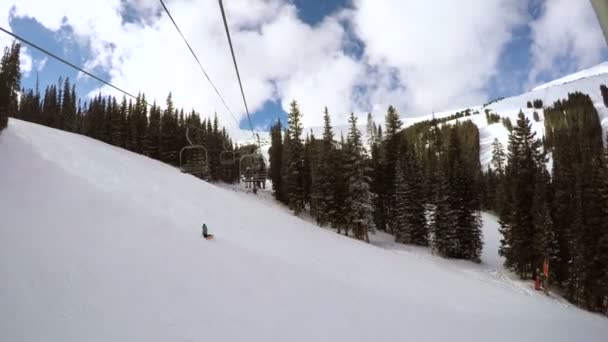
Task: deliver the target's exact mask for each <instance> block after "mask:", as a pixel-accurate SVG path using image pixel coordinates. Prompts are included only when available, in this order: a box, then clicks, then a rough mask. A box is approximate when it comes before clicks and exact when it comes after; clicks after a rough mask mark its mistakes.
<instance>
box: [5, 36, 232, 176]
mask: <svg viewBox="0 0 608 342" xmlns="http://www.w3.org/2000/svg"><path fill="white" fill-rule="evenodd" d="M19 50H20V45H19V44H18V43H14V44H13V45H12V46H11V47H10V48H7V49H5V52H4V55H3V57H2V60H1V63H0V113H1V114H0V123H3V125H4V126H6V122H7V120H8V117H9V116H10V117H14V118H16V119H20V120H25V121H29V122H33V123H37V124H41V125H45V126H48V127H52V128H56V129H60V130H64V131H68V132H73V133H79V134H82V135H86V136H88V137H91V138H94V139H97V140H100V141H103V142H105V143H108V144H112V145H114V146H117V147H121V148H124V149H127V150H129V151H132V152H135V153H139V154H143V155H145V156H148V157H150V158H153V159H156V160H159V161H162V162H165V163H167V164H170V165H173V166H179V164H180V160H179V153H180V150H181V149H182V148H183V147H185V146H188V145H190V143H189V142H188V141H187V138H186V130H188V129H189V130H190V132H189V136H190V139H191V140H192V143H193V144H196V145H202V146H204V147H205V148H206V149H207V159H208V160H207V161H206V162H207V165H208V169H209V171H208V174H206V175H204V177H205V178H208V179H210V180H213V181H219V180H221V181H224V182H231V183H232V182H235V181H237V180H238V161H236V162H235V163H234V164H232V165H227V164H226V163H221V162H220V153H221V152H222V151H234V150H235V149H236V148H237V147H236V146H235V144H234V143H233V142H232V139H231V138H230V136H229V135H228V133H227V132H226V129H225V128H224V127H222V126H220V123H219V120H218V118H217V115H216V116H214V117H213V118H201V116H200V115H199V114H198V113H197V112H196V111H194V110H192V111H190V112H187V113H185V112H184V110H183V109H179V110H178V109H177V108H175V106H174V104H173V100H172V95H171V93H169V95H168V96H167V100H166V103H165V108H164V109H162V108H161V107H160V106H159V105H157V104H156V102H154V103H152V104H151V105H150V104H149V103H148V102H147V101H146V96H145V94H139V95H138V96H137V97H136V99H135V100H132V99H128V100H127V98H126V97H123V98H122V99H117V98H116V97H114V96H110V95H109V96H103V95H102V94H98V95H96V96H94V97H93V98H91V99H89V100H82V99H78V97H77V94H76V87H75V86H74V85H73V84H71V83H70V80H69V78H66V79H64V80H63V79H62V78H59V81H58V82H57V84H56V85H55V84H52V85H49V86H47V87H46V88H45V89H44V92H43V93H41V92H40V90H39V86H38V85H36V87H35V88H34V89H19V88H20V70H19ZM19 97H20V98H19Z"/></svg>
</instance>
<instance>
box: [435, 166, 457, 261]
mask: <svg viewBox="0 0 608 342" xmlns="http://www.w3.org/2000/svg"><path fill="white" fill-rule="evenodd" d="M447 168H448V167H447V161H446V160H442V162H441V167H440V168H439V170H438V173H437V175H438V184H437V191H436V197H435V207H434V212H433V215H432V216H433V220H432V225H430V228H431V229H430V231H431V235H432V237H433V239H432V249H433V251H434V252H435V253H438V254H439V255H441V256H444V257H445V256H448V254H449V250H450V243H451V242H452V241H453V240H454V239H455V235H456V232H455V227H454V225H453V222H454V221H453V220H454V213H453V211H452V208H451V206H450V201H449V199H450V184H449V176H448V170H447Z"/></svg>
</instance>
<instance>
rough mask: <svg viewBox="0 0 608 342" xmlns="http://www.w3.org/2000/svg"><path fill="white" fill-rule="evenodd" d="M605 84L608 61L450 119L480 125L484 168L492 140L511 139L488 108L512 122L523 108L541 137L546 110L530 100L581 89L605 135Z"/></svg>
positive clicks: (413, 120)
mask: <svg viewBox="0 0 608 342" xmlns="http://www.w3.org/2000/svg"><path fill="white" fill-rule="evenodd" d="M602 84H606V85H608V62H606V63H602V64H599V65H597V66H595V67H593V68H590V69H586V70H583V71H581V72H578V73H575V74H572V75H569V76H566V77H563V78H560V79H558V80H555V81H552V82H549V83H547V84H545V85H542V86H539V87H537V88H534V89H533V90H531V91H529V92H527V93H524V94H521V95H518V96H513V97H509V98H506V99H503V100H500V101H497V102H494V103H491V104H489V105H487V106H482V105H479V106H472V107H470V109H471V111H472V112H475V111H477V112H479V114H477V115H471V116H468V117H463V118H460V119H457V120H453V121H450V123H453V122H455V121H464V120H471V121H472V122H473V123H474V124H475V125H477V127H478V128H479V135H480V161H481V165H482V167H483V169H484V170H485V168H486V167H487V166H488V164H489V163H490V161H491V159H492V142H493V141H494V139H496V138H497V139H498V140H499V141H500V142H501V143H502V144H503V145H504V147H505V148H506V147H507V144H508V141H509V131H508V130H507V129H506V128H505V127H504V126H503V124H502V123H495V124H492V125H488V123H487V121H486V117H485V110H486V109H489V110H490V111H491V112H492V113H496V114H499V115H500V116H501V117H508V118H510V119H511V122H512V123H513V125H515V123H516V120H517V115H518V114H519V111H520V110H521V111H523V112H524V114H525V115H526V116H527V117H528V118H529V119H530V122H531V123H532V129H533V130H534V131H535V132H536V134H537V136H538V137H542V136H543V135H544V132H545V124H544V111H543V110H542V109H534V108H527V102H528V101H530V102H533V101H534V100H536V99H540V100H542V101H543V105H544V106H551V105H553V103H554V102H555V101H557V100H560V99H565V98H567V97H568V93H573V92H576V91H579V92H582V93H585V94H588V95H589V96H591V99H592V100H593V102H594V104H595V108H596V109H597V111H598V114H599V116H600V121H601V123H602V127H603V130H604V135H605V134H606V132H608V109H607V108H606V107H605V106H604V102H603V99H602V95H601V92H600V85H602ZM461 110H463V108H461V109H458V110H450V111H445V112H440V113H435V114H434V115H435V117H436V118H441V117H445V116H449V115H452V114H454V113H456V112H459V111H461ZM534 111H537V112H538V113H539V116H540V122H536V121H534V119H533V113H534ZM432 117H433V116H432V115H426V116H421V117H416V118H405V119H404V123H405V125H406V126H409V125H412V124H414V123H416V122H420V121H423V120H430V119H432Z"/></svg>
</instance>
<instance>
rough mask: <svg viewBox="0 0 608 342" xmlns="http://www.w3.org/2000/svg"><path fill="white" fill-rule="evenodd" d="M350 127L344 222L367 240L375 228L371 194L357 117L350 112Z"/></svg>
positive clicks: (357, 234) (355, 233)
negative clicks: (346, 211) (346, 210)
mask: <svg viewBox="0 0 608 342" xmlns="http://www.w3.org/2000/svg"><path fill="white" fill-rule="evenodd" d="M349 124H350V129H349V133H348V141H347V152H346V153H347V156H348V159H347V163H346V165H347V170H346V172H347V173H346V174H347V175H348V190H347V196H346V200H345V203H346V208H348V213H347V215H346V223H347V225H348V226H349V227H350V228H351V229H352V230H353V234H354V235H355V237H356V238H357V239H360V240H365V241H367V242H369V232H370V231H373V230H374V229H375V226H374V217H373V208H372V195H371V192H370V188H369V179H368V177H367V176H366V172H365V171H366V170H365V162H364V153H365V151H364V149H363V145H362V142H361V132H359V129H357V118H356V117H355V115H354V114H353V113H351V115H350V118H349Z"/></svg>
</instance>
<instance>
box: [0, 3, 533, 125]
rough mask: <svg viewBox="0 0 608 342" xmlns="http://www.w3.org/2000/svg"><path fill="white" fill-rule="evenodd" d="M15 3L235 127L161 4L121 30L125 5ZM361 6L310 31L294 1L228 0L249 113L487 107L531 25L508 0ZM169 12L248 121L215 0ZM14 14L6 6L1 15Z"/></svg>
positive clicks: (316, 115)
mask: <svg viewBox="0 0 608 342" xmlns="http://www.w3.org/2000/svg"><path fill="white" fill-rule="evenodd" d="M12 1H13V4H14V5H15V6H16V14H17V15H28V16H32V17H35V18H36V19H37V20H38V21H40V22H41V23H42V24H43V25H44V26H46V27H47V28H49V29H52V30H57V29H58V28H60V27H61V25H62V24H63V23H64V19H63V17H67V23H68V24H70V25H72V26H73V28H74V31H75V33H76V34H77V37H75V38H76V39H77V40H78V41H80V42H82V43H87V44H90V46H91V49H92V56H94V58H93V59H91V60H89V61H88V62H87V67H94V66H97V65H101V66H104V67H106V68H107V69H108V70H109V73H110V75H111V78H112V81H113V82H114V83H115V84H116V85H118V86H120V87H122V88H123V89H126V90H128V91H131V92H137V91H138V90H141V91H144V92H145V93H146V95H147V96H148V97H149V98H155V99H157V101H159V102H161V103H163V102H164V99H165V97H166V95H167V93H168V92H169V91H172V92H173V94H174V100H175V102H176V103H177V105H178V106H183V107H185V109H189V108H191V107H194V108H196V109H198V110H200V111H202V114H204V115H211V114H212V113H213V112H217V113H218V115H219V116H220V119H222V121H223V122H224V123H225V124H228V125H231V126H232V128H233V129H234V128H235V126H236V124H235V123H234V121H233V119H232V118H231V117H230V115H229V114H228V113H227V112H226V110H225V109H224V107H223V105H222V104H221V102H220V101H219V100H218V98H217V95H216V94H215V92H214V90H213V89H212V88H211V87H210V86H209V84H208V82H207V81H206V80H205V79H204V76H203V75H202V73H201V72H200V71H199V70H198V66H197V65H196V63H195V61H194V60H193V58H192V56H191V55H190V53H189V51H188V50H187V48H186V47H185V45H184V43H183V42H182V41H181V38H180V37H179V35H178V34H177V32H176V31H175V28H174V27H173V26H172V24H171V22H170V20H169V19H168V17H166V16H165V15H164V13H163V14H162V16H160V17H159V16H158V13H159V10H160V4H159V3H158V2H157V1H156V0H135V1H132V2H130V3H129V10H131V11H136V12H137V13H139V15H141V16H143V17H145V19H144V20H142V21H140V22H135V23H124V22H123V20H122V17H121V11H124V10H125V7H124V2H122V1H120V0H108V1H103V2H99V1H93V2H88V1H81V0H56V1H53V2H48V3H46V2H40V1H35V0H19V1H17V0H12ZM9 2H10V1H9ZM353 2H354V3H353V4H354V8H353V9H352V10H344V11H342V12H341V13H337V14H335V15H334V16H333V17H327V18H325V19H324V20H323V21H322V22H321V23H318V24H316V25H314V26H310V25H308V24H306V23H304V22H302V21H301V20H300V19H299V18H298V17H297V11H296V8H295V6H294V5H293V3H292V2H291V1H288V0H257V1H251V0H241V1H237V0H233V1H226V2H225V5H226V6H227V7H226V12H227V16H228V20H229V22H230V25H231V31H232V35H233V37H232V38H233V44H234V46H235V49H236V55H237V59H238V61H239V66H240V71H241V77H242V79H243V86H244V88H245V92H246V95H247V101H248V104H249V108H250V110H251V111H252V112H253V111H255V110H256V109H260V108H261V107H262V105H263V104H264V102H265V101H268V100H277V99H280V100H281V104H282V107H283V109H285V110H288V108H289V103H290V102H291V100H292V99H296V100H298V102H299V103H300V105H301V109H302V111H303V113H304V124H305V125H306V126H317V125H320V124H321V121H322V120H321V119H322V117H321V112H322V109H323V107H324V106H328V107H329V110H330V112H331V113H332V115H333V122H334V123H335V124H336V125H342V124H345V123H346V118H347V115H348V114H349V113H350V112H351V111H353V112H355V113H357V114H358V115H359V116H360V117H363V116H364V115H365V113H367V111H370V110H373V111H374V112H375V113H376V116H377V117H378V118H381V117H382V116H383V114H384V111H385V110H386V107H387V106H388V105H389V104H393V105H396V106H397V108H398V109H399V111H400V112H401V113H402V115H404V116H405V115H420V114H426V113H428V112H429V111H430V110H433V109H434V110H440V109H445V108H449V107H458V106H461V105H464V104H472V103H475V102H481V101H483V100H485V98H486V93H485V87H486V85H487V82H488V80H489V79H490V78H491V77H492V76H493V75H494V74H495V73H496V69H497V61H498V57H499V56H500V53H501V50H502V48H503V47H504V45H505V44H506V42H508V41H509V39H510V38H511V34H510V32H511V30H512V28H513V27H514V26H516V25H520V24H522V21H523V20H524V18H525V10H524V9H523V5H524V4H522V3H520V2H519V1H512V0H467V1H452V0H435V1H426V2H422V1H405V0H404V1H391V0H353ZM167 5H168V7H169V8H170V10H171V12H172V15H173V16H174V18H175V19H176V20H177V22H178V24H179V25H180V27H181V29H182V31H183V33H184V34H185V35H186V37H187V38H188V39H189V41H190V43H191V45H192V47H193V48H194V50H195V51H196V52H197V54H198V56H199V58H200V59H201V62H202V64H203V66H204V67H205V69H206V71H207V72H208V73H209V75H210V77H211V78H212V80H213V81H214V83H215V85H216V86H217V88H218V89H219V90H220V92H221V93H222V94H223V95H224V97H225V99H226V101H227V102H228V104H229V106H230V107H231V109H232V110H233V111H234V112H235V114H236V116H237V119H239V120H240V119H241V118H243V117H244V108H243V105H242V100H241V96H240V92H239V88H238V84H237V82H236V76H235V73H234V69H233V66H232V61H231V57H230V53H229V50H228V45H227V42H226V36H225V33H224V31H223V24H222V22H221V18H220V16H219V8H218V4H217V1H216V0H174V1H168V2H167ZM10 6H12V4H10V3H9V4H7V5H0V13H6V12H5V11H8V8H10ZM342 21H348V22H349V23H350V24H352V26H353V27H355V31H356V32H355V33H356V34H357V35H358V36H359V37H360V39H361V40H362V41H363V43H364V46H365V49H364V53H363V58H362V59H361V60H358V59H356V58H354V57H351V56H349V55H347V54H346V53H345V52H344V51H343V47H344V45H345V44H348V43H349V42H348V41H347V40H348V39H349V38H348V37H349V35H348V34H347V32H345V29H344V27H343V25H341V22H342ZM110 42H112V43H114V44H113V45H110V44H109V43H110ZM361 89H364V91H363V90H361Z"/></svg>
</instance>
